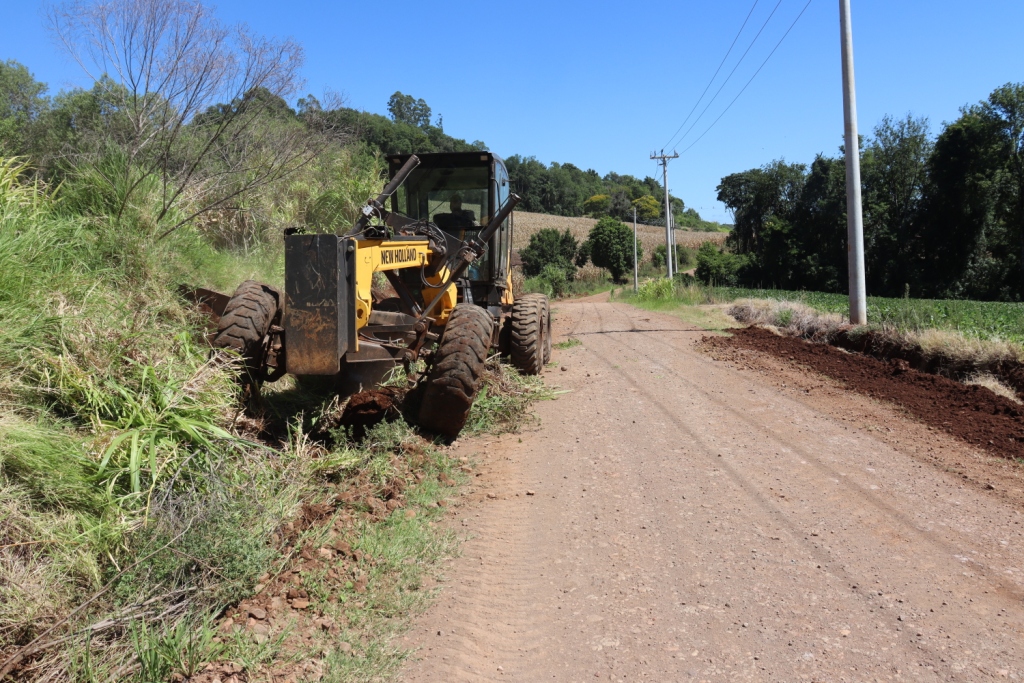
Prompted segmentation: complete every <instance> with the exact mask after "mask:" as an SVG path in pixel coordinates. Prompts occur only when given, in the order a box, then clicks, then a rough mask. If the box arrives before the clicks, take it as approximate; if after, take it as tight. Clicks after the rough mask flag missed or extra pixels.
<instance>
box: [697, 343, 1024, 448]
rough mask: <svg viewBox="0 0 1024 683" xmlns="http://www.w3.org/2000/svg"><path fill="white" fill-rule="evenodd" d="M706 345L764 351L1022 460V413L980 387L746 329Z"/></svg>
mask: <svg viewBox="0 0 1024 683" xmlns="http://www.w3.org/2000/svg"><path fill="white" fill-rule="evenodd" d="M703 344H705V345H707V346H709V347H712V348H714V347H719V348H722V347H732V348H744V349H750V350H754V351H760V352H762V353H767V354H770V355H772V356H775V357H777V358H780V359H782V360H786V361H789V362H791V363H796V364H798V365H801V366H804V367H807V368H810V369H812V370H814V371H816V372H819V373H821V374H823V375H826V376H828V377H831V378H833V379H835V380H838V381H841V382H843V383H845V384H846V385H847V386H848V387H849V388H850V389H852V390H854V391H856V392H858V393H861V394H864V395H866V396H870V397H871V398H875V399H878V400H883V401H888V402H890V403H894V404H896V405H899V406H901V407H902V408H904V409H905V410H906V411H907V412H908V413H910V414H911V415H912V416H914V417H915V418H917V419H918V420H920V421H922V422H924V423H925V424H928V425H930V426H932V427H934V428H935V429H941V430H943V431H945V432H948V433H950V434H952V435H954V436H956V437H958V438H960V439H963V440H964V441H966V442H968V443H970V444H973V445H975V446H978V447H980V448H982V449H984V450H986V451H988V452H990V453H992V454H994V455H998V456H1000V457H1004V458H1010V459H1018V458H1024V411H1022V409H1021V406H1020V405H1018V404H1016V403H1014V402H1013V401H1010V400H1009V399H1006V398H1003V397H1002V396H997V395H996V394H994V393H993V392H992V391H990V390H989V389H986V388H984V387H981V386H973V385H964V384H960V383H959V382H956V381H953V380H951V379H948V378H946V377H942V376H940V375H935V374H929V373H927V372H922V371H919V370H915V369H914V368H913V367H911V364H910V363H909V362H908V361H907V360H905V359H903V358H891V359H890V360H887V361H882V360H878V359H876V358H872V357H870V356H866V355H861V354H857V353H848V352H846V351H844V350H841V349H838V348H834V347H832V346H830V345H828V344H815V343H811V342H807V341H804V340H803V339H799V338H797V337H783V336H779V335H777V334H775V333H773V332H771V331H769V330H766V329H764V328H760V327H747V328H743V329H739V330H736V331H734V332H733V336H731V337H705V338H704V340H703Z"/></svg>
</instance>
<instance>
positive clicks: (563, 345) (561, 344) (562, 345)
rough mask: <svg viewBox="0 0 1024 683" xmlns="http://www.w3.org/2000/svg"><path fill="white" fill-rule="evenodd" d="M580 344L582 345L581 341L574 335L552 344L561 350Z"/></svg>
mask: <svg viewBox="0 0 1024 683" xmlns="http://www.w3.org/2000/svg"><path fill="white" fill-rule="evenodd" d="M582 345H583V342H581V341H580V340H579V339H576V338H575V337H569V338H568V339H566V340H565V341H561V342H558V343H557V344H555V345H554V347H555V348H556V349H561V350H563V351H564V350H566V349H571V348H573V347H574V346H582Z"/></svg>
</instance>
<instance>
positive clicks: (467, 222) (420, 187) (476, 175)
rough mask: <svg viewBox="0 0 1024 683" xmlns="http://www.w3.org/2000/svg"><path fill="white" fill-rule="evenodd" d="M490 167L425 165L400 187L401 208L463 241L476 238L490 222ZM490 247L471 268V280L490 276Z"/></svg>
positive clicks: (411, 216)
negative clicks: (429, 166) (426, 166)
mask: <svg viewBox="0 0 1024 683" xmlns="http://www.w3.org/2000/svg"><path fill="white" fill-rule="evenodd" d="M489 171H490V169H489V167H487V166H478V167H469V168H466V167H461V168H424V167H422V166H421V167H420V168H418V169H416V170H415V171H413V173H412V175H410V176H409V179H408V180H407V181H406V182H405V184H404V185H402V187H401V188H400V189H399V190H398V197H397V205H398V210H399V211H400V212H402V213H404V214H405V215H407V216H409V217H410V218H415V219H418V220H427V221H430V222H431V223H433V224H434V225H436V226H437V227H439V228H441V229H442V230H444V231H445V232H447V233H449V234H451V235H453V236H455V237H457V238H458V239H460V240H463V241H465V240H469V239H472V238H473V237H476V235H477V233H479V232H480V230H482V229H483V228H484V227H486V226H487V223H488V222H489V221H490V216H491V210H490V209H491V207H490V199H489V198H490V175H489ZM490 274H491V264H490V250H489V249H488V250H487V251H486V252H484V255H483V256H482V257H480V258H479V259H477V260H476V261H475V262H474V263H473V265H472V266H471V267H470V272H469V278H470V279H471V280H487V279H489V278H490Z"/></svg>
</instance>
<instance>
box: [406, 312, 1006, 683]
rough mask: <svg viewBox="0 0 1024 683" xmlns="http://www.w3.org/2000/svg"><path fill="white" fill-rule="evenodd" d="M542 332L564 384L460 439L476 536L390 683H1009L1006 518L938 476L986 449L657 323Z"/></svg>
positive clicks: (632, 321) (613, 315) (614, 322)
mask: <svg viewBox="0 0 1024 683" xmlns="http://www.w3.org/2000/svg"><path fill="white" fill-rule="evenodd" d="M556 315H557V317H556V323H555V325H556V328H555V331H556V333H557V335H558V336H557V338H558V339H564V338H565V337H567V336H569V335H571V336H573V337H574V338H577V339H579V340H581V341H582V345H581V346H577V347H575V348H572V349H567V350H564V351H556V357H555V360H556V361H557V362H559V363H561V364H562V365H565V366H567V367H568V370H567V371H564V372H563V371H559V370H557V369H556V370H554V371H552V372H550V373H549V374H548V378H549V382H550V383H553V384H558V385H561V386H562V387H563V388H565V389H569V390H571V391H570V393H567V394H564V395H562V396H560V397H559V399H558V400H557V401H551V402H545V403H542V404H540V405H539V406H538V409H537V413H538V415H539V417H540V421H541V422H540V426H539V427H538V428H537V429H534V430H529V431H526V432H525V433H523V434H520V435H508V436H505V437H502V438H501V439H499V440H497V441H496V442H493V443H488V444H475V445H473V448H474V449H475V450H476V451H477V452H478V453H479V456H478V457H479V458H480V459H481V461H482V463H483V464H482V471H481V473H480V476H479V477H477V478H476V479H475V483H474V486H473V488H472V492H471V493H470V495H469V496H468V498H467V502H466V504H463V505H462V506H460V507H459V508H457V515H458V516H457V517H456V518H455V525H456V528H457V529H459V530H460V531H465V532H468V533H469V534H470V540H469V541H468V542H467V543H466V544H465V546H464V553H463V556H462V557H461V558H460V559H459V560H457V561H455V562H454V563H453V565H452V567H451V569H450V571H449V573H448V577H447V581H446V583H445V584H444V585H443V588H442V591H441V594H440V596H439V599H438V601H437V602H436V604H435V605H434V606H433V607H432V608H431V609H430V610H429V611H428V612H427V613H426V614H425V615H424V616H423V617H422V618H421V619H419V621H418V622H417V624H416V626H415V627H414V629H413V631H412V632H411V633H410V634H409V636H408V637H407V639H406V641H405V642H404V643H402V644H403V645H406V646H409V647H415V648H419V649H418V651H417V653H416V655H415V657H414V660H413V661H411V662H410V664H409V666H407V668H406V670H405V671H404V672H403V680H406V681H431V682H435V681H485V680H486V681H489V680H496V681H497V680H514V681H542V680H561V681H592V680H616V681H634V680H638V679H643V680H650V681H689V680H693V681H724V680H752V681H801V680H806V681H875V680H880V681H888V680H943V681H945V680H950V681H978V680H988V679H1012V680H1018V679H1019V678H1020V677H1022V676H1024V640H1022V639H1021V634H1022V622H1024V604H1022V597H1024V529H1022V526H1021V520H1022V514H1021V506H1020V504H1019V503H1018V502H1016V501H1015V499H1014V498H1013V497H1008V496H1007V495H1000V492H999V490H998V487H997V489H996V490H993V491H986V490H984V488H983V487H982V486H979V485H977V483H976V482H975V481H974V480H973V479H972V478H971V477H970V476H968V475H967V474H962V473H960V472H959V471H950V470H956V468H955V467H951V466H950V467H946V466H943V465H942V463H943V462H953V461H954V460H956V461H957V462H964V463H967V465H966V466H968V467H970V466H974V465H971V463H972V462H973V463H974V464H975V465H976V466H977V467H981V468H984V467H988V466H989V465H988V464H986V463H985V462H982V461H981V459H984V458H986V457H987V456H982V455H979V454H977V453H974V452H972V451H970V449H968V447H966V446H964V445H962V444H959V443H957V442H954V441H953V440H952V438H951V437H948V436H946V435H942V434H931V433H930V432H928V431H927V430H926V429H925V428H924V427H921V426H920V425H916V424H914V423H911V422H909V421H908V420H907V419H905V418H904V417H902V416H900V415H899V414H898V412H897V411H895V410H894V409H892V408H889V407H886V406H883V405H880V404H876V403H872V402H871V401H868V400H866V399H862V398H860V397H856V396H848V395H845V394H844V392H842V391H841V390H837V389H835V388H834V387H830V386H828V385H827V384H826V383H823V382H822V381H820V380H819V379H816V378H809V377H807V376H806V373H801V372H799V371H792V370H790V371H789V372H791V375H790V377H791V378H792V379H790V380H789V381H787V380H786V375H785V372H787V371H786V370H785V368H780V369H778V372H775V371H772V369H771V368H770V367H768V366H762V367H761V368H760V370H758V371H754V370H752V369H751V367H753V366H751V367H740V366H738V365H737V364H735V363H732V362H727V361H723V360H714V359H713V358H711V357H709V356H708V355H707V354H705V353H701V352H700V351H698V350H695V349H694V346H693V345H694V341H695V340H696V339H699V338H700V337H701V336H702V333H700V332H697V331H694V330H690V329H687V326H686V325H685V324H683V323H681V322H680V321H679V320H678V319H676V318H673V317H669V316H664V315H658V314H651V313H647V312H644V311H640V310H637V309H634V308H632V307H629V306H627V305H623V304H614V303H612V304H609V303H594V302H585V303H562V304H558V305H557V306H556ZM766 368H767V369H766ZM780 373H781V374H780ZM801 381H803V382H804V384H806V386H804V384H800V382H801ZM520 439H521V441H520ZM939 452H941V453H943V454H944V455H943V456H942V457H943V458H945V459H944V460H943V459H939V460H936V459H935V458H936V457H937V456H936V455H935V454H936V453H939ZM947 456H948V457H947ZM950 458H953V460H951V459H950ZM989 460H991V459H989ZM986 462H987V461H986ZM992 467H996V468H998V467H999V465H992Z"/></svg>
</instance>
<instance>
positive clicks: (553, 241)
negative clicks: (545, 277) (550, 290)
mask: <svg viewBox="0 0 1024 683" xmlns="http://www.w3.org/2000/svg"><path fill="white" fill-rule="evenodd" d="M577 251H579V243H578V242H577V241H576V238H575V237H573V236H572V234H571V233H570V232H569V229H568V228H566V229H565V232H564V233H561V234H559V232H558V231H557V230H555V229H554V228H544V229H543V230H539V231H537V232H535V233H534V234H532V235H530V243H529V244H528V245H526V247H525V248H524V249H522V250H521V251H520V252H519V255H520V257H522V259H523V273H525V274H526V275H529V276H534V275H540V274H541V273H542V272H543V271H545V270H547V268H548V267H549V266H555V267H557V268H560V269H561V270H562V271H563V272H564V277H565V278H567V279H569V280H572V279H573V278H574V277H575V276H576V265H575V260H576V253H577Z"/></svg>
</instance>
